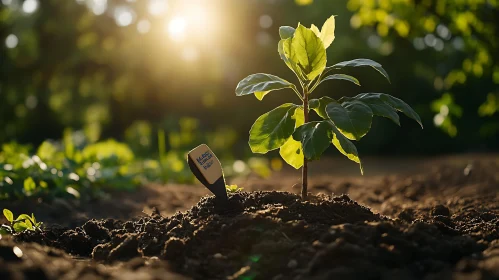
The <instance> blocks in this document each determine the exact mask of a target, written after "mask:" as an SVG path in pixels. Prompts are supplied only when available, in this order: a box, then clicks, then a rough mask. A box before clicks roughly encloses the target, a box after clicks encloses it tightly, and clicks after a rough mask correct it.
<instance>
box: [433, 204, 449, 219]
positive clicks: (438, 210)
mask: <svg viewBox="0 0 499 280" xmlns="http://www.w3.org/2000/svg"><path fill="white" fill-rule="evenodd" d="M430 215H432V216H445V217H449V216H450V211H449V208H447V207H445V206H443V205H442V204H439V205H437V206H435V207H433V208H432V209H431V210H430Z"/></svg>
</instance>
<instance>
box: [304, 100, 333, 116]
mask: <svg viewBox="0 0 499 280" xmlns="http://www.w3.org/2000/svg"><path fill="white" fill-rule="evenodd" d="M331 102H336V103H337V101H336V100H334V99H332V98H331V97H328V96H323V97H321V98H319V99H311V100H310V101H309V107H310V109H313V110H314V111H315V112H316V113H317V115H319V117H321V118H323V119H329V117H328V116H327V113H326V106H327V105H328V104H329V103H331Z"/></svg>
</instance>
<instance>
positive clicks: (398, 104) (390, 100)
mask: <svg viewBox="0 0 499 280" xmlns="http://www.w3.org/2000/svg"><path fill="white" fill-rule="evenodd" d="M380 98H381V100H383V101H384V102H386V103H387V104H388V105H390V106H392V107H393V108H395V109H397V111H400V112H402V113H404V115H406V116H408V117H409V118H411V119H413V120H415V121H416V122H418V123H419V125H420V126H421V128H423V123H422V122H421V118H420V117H419V115H418V113H416V111H414V110H413V109H412V108H411V106H409V105H408V104H407V103H405V102H404V101H402V100H401V99H398V98H397V97H393V96H391V95H388V94H385V93H381V94H380Z"/></svg>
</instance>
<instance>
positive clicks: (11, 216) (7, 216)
mask: <svg viewBox="0 0 499 280" xmlns="http://www.w3.org/2000/svg"><path fill="white" fill-rule="evenodd" d="M3 215H4V216H5V219H7V221H9V222H11V223H12V222H13V221H14V214H12V211H10V210H9V209H3Z"/></svg>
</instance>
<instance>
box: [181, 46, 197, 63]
mask: <svg viewBox="0 0 499 280" xmlns="http://www.w3.org/2000/svg"><path fill="white" fill-rule="evenodd" d="M182 58H183V59H184V60H185V61H189V62H192V61H196V60H198V58H199V52H198V50H197V49H196V48H195V47H192V46H189V47H186V48H184V49H183V51H182Z"/></svg>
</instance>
